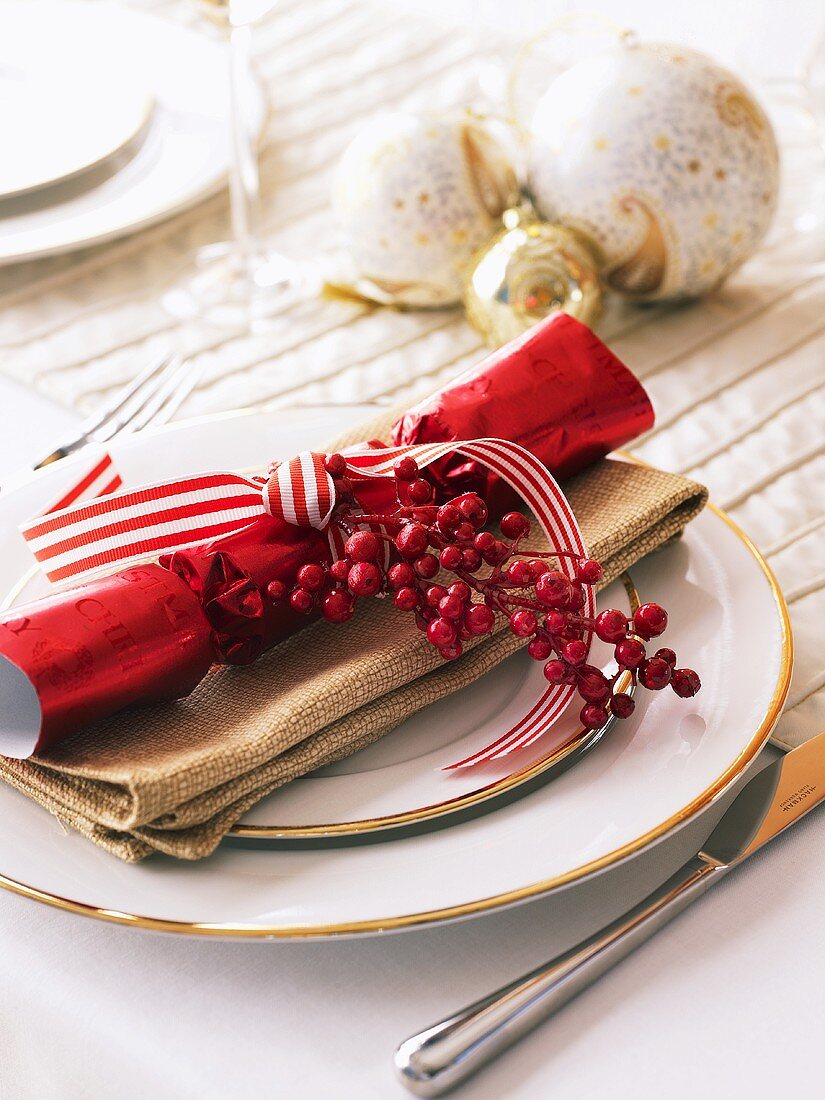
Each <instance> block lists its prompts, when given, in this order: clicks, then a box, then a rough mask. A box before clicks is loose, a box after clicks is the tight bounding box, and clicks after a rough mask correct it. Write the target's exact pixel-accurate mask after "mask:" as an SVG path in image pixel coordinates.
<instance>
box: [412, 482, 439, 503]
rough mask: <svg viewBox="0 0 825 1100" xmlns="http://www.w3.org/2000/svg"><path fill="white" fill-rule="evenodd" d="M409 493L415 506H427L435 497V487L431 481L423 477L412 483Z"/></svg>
mask: <svg viewBox="0 0 825 1100" xmlns="http://www.w3.org/2000/svg"><path fill="white" fill-rule="evenodd" d="M407 492H408V493H409V496H410V500H411V501H412V502H413V504H427V503H428V502H429V500H430V498H431V497H432V495H433V487H432V485H430V483H429V481H425V480H424V478H423V477H420V478H417V479H416V480H415V481H411V482H410V487H409V489H408V490H407Z"/></svg>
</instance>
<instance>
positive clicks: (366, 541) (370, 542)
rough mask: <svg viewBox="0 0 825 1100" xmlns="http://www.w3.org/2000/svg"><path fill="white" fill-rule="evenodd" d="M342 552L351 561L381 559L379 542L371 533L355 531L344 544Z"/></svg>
mask: <svg viewBox="0 0 825 1100" xmlns="http://www.w3.org/2000/svg"><path fill="white" fill-rule="evenodd" d="M344 550H345V551H346V553H347V555H348V556H349V557H350V558H352V560H353V561H378V559H379V558H380V557H381V553H382V546H381V540H380V539H379V537H378V536H377V535H374V534H373V533H372V531H356V532H355V534H354V535H350V537H349V538H348V539H347V541H346V543H345V544H344Z"/></svg>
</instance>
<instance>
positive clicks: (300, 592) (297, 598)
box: [289, 588, 312, 615]
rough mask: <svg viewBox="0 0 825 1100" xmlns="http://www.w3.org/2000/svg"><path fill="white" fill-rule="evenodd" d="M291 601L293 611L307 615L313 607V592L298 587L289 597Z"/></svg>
mask: <svg viewBox="0 0 825 1100" xmlns="http://www.w3.org/2000/svg"><path fill="white" fill-rule="evenodd" d="M289 603H290V606H291V607H292V609H293V611H300V613H301V614H302V615H306V614H307V613H308V612H309V611H310V610H311V609H312V593H311V592H307V590H306V589H305V588H296V589H295V591H294V592H293V593H292V595H291V596H290V597H289Z"/></svg>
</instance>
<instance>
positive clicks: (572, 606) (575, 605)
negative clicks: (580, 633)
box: [567, 581, 584, 611]
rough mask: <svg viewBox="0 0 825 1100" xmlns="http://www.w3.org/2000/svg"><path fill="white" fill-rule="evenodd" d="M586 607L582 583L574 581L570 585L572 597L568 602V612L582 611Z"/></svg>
mask: <svg viewBox="0 0 825 1100" xmlns="http://www.w3.org/2000/svg"><path fill="white" fill-rule="evenodd" d="M583 607H584V590H583V589H582V586H581V582H580V581H573V583H572V584H571V585H570V596H569V597H568V600H567V609H568V611H581V609H582V608H583Z"/></svg>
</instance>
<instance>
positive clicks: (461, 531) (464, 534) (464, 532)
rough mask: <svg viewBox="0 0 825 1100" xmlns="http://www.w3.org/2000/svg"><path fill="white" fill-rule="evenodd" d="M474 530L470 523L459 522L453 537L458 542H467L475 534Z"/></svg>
mask: <svg viewBox="0 0 825 1100" xmlns="http://www.w3.org/2000/svg"><path fill="white" fill-rule="evenodd" d="M475 530H476V529H475V527H473V525H472V523H467V522H464V523H459V525H458V527H456V529H455V537H456V538H457V539H458V541H459V542H469V541H470V539H471V538H472V537H473V535H474V534H475Z"/></svg>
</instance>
